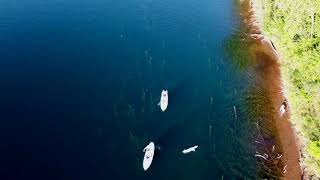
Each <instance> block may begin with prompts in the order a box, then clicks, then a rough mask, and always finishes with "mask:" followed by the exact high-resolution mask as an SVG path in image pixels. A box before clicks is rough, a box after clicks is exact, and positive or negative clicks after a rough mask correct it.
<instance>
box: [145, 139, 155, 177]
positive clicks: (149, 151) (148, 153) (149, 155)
mask: <svg viewBox="0 0 320 180" xmlns="http://www.w3.org/2000/svg"><path fill="white" fill-rule="evenodd" d="M154 149H155V146H154V143H153V142H150V143H149V144H148V145H147V146H146V147H145V148H144V149H143V152H144V158H143V169H144V170H145V171H146V170H147V169H148V168H149V167H150V166H151V163H152V160H153V155H154Z"/></svg>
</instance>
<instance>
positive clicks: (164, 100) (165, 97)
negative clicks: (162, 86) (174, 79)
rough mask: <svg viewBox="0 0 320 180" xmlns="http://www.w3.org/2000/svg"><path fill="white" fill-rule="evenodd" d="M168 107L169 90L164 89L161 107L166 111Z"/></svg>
mask: <svg viewBox="0 0 320 180" xmlns="http://www.w3.org/2000/svg"><path fill="white" fill-rule="evenodd" d="M167 107H168V90H162V92H161V98H160V108H161V110H162V111H165V110H166V109H167Z"/></svg>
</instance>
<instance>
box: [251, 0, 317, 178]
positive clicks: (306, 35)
mask: <svg viewBox="0 0 320 180" xmlns="http://www.w3.org/2000/svg"><path fill="white" fill-rule="evenodd" d="M253 4H254V9H255V12H257V13H256V17H257V19H258V21H259V22H261V24H262V30H263V32H264V33H265V34H267V35H268V36H269V37H270V38H271V39H272V41H273V43H274V44H275V45H276V47H277V48H278V51H279V52H281V58H280V61H279V62H280V70H281V76H282V78H283V82H284V90H285V95H286V96H287V97H288V102H289V107H290V109H291V111H290V113H291V118H290V120H291V122H292V123H293V125H294V128H295V130H296V132H297V133H296V134H297V135H298V136H299V139H300V143H301V144H300V146H301V148H302V149H301V162H300V163H301V166H302V168H303V171H304V178H305V179H318V178H320V14H319V12H320V1H317V0H306V1H299V0H290V1H289V0H253ZM284 150H285V149H284ZM285 151H290V149H288V150H285Z"/></svg>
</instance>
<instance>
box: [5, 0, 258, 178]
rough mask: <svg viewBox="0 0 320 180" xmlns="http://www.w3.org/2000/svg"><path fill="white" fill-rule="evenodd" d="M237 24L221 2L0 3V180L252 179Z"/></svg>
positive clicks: (228, 4) (233, 11)
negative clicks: (151, 155) (153, 150)
mask: <svg viewBox="0 0 320 180" xmlns="http://www.w3.org/2000/svg"><path fill="white" fill-rule="evenodd" d="M238 21H239V20H238V12H237V7H236V5H235V4H234V3H233V0H201V1H199V0H183V1H182V0H161V1H155V0H117V1H114V0H113V1H111V0H69V1H65V0H48V1H38V0H28V1H18V0H2V1H1V2H0V42H1V44H0V54H1V58H0V83H1V88H0V107H1V109H0V112H1V114H0V115H1V117H0V118H1V125H0V130H1V131H0V136H1V139H2V140H1V141H2V145H1V159H0V161H1V164H2V165H1V166H2V168H1V171H0V172H2V173H1V176H2V178H1V179H55V180H56V179H77V180H78V179H185V180H186V179H193V180H194V179H223V178H224V179H235V178H247V179H250V178H252V179H254V178H255V176H256V164H255V163H256V162H255V158H254V152H255V150H254V148H253V146H252V142H253V140H252V139H253V133H252V132H251V130H250V129H249V126H251V125H250V122H249V121H250V120H249V119H248V117H247V116H246V107H244V106H243V105H242V103H241V99H242V97H243V95H244V94H243V93H244V91H245V90H246V88H247V85H246V84H247V81H248V80H247V77H246V76H245V75H244V74H243V73H241V71H238V70H237V69H235V67H234V66H233V65H231V64H230V63H229V62H230V61H228V59H227V58H226V56H225V53H224V51H223V49H224V48H223V42H224V40H225V39H226V38H227V37H228V36H230V35H231V34H232V33H233V32H234V31H235V30H236V29H237V28H238V25H239V24H238ZM163 88H167V89H168V90H169V106H168V109H167V111H165V112H161V110H160V108H159V107H158V106H157V104H158V101H159V98H160V93H161V90H162V89H163ZM150 141H155V142H157V144H159V146H160V149H161V150H160V151H159V153H158V154H157V156H156V157H155V159H154V162H153V164H152V166H151V168H150V169H149V170H148V171H147V172H145V171H143V169H142V159H143V153H142V149H143V147H144V146H145V145H147V144H148V143H149V142H150ZM196 144H197V145H199V149H198V150H197V152H196V153H192V154H188V155H184V154H182V153H181V151H182V150H183V149H184V148H187V147H190V146H193V145H196Z"/></svg>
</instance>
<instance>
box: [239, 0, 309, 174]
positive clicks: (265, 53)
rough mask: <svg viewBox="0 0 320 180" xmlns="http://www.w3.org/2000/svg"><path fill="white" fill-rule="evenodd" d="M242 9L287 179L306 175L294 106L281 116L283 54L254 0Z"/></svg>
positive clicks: (245, 2) (242, 4)
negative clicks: (257, 13)
mask: <svg viewBox="0 0 320 180" xmlns="http://www.w3.org/2000/svg"><path fill="white" fill-rule="evenodd" d="M240 8H241V9H240V13H241V19H242V23H243V25H244V31H245V33H246V34H247V40H248V41H249V42H250V46H249V51H250V54H251V55H252V57H253V61H254V62H253V63H254V64H255V67H256V68H255V71H258V73H257V74H259V75H260V77H257V78H258V79H259V81H260V83H261V86H262V88H263V89H265V91H266V93H267V96H268V99H269V100H270V107H271V108H272V109H271V110H270V112H272V113H271V116H272V117H270V119H272V122H273V123H274V127H275V129H276V134H275V136H276V138H275V139H276V140H277V141H278V142H277V145H278V146H279V147H278V151H280V152H281V153H282V155H283V157H282V159H283V165H284V167H285V168H284V170H283V179H288V180H295V179H297V180H298V179H299V180H300V179H302V178H303V177H302V176H303V172H302V170H301V166H300V159H301V157H300V149H301V148H300V145H299V143H298V142H299V141H298V139H297V136H296V133H295V131H294V128H293V126H292V123H291V121H290V108H289V106H286V107H287V108H286V112H285V113H284V114H283V115H282V116H281V115H280V113H279V108H280V106H281V104H282V103H283V101H284V100H285V99H286V97H285V95H284V93H283V92H284V91H283V83H282V80H281V72H280V64H279V60H280V58H279V55H278V53H277V51H276V49H275V48H274V47H273V45H272V42H271V41H270V40H269V39H268V37H266V36H265V35H263V33H262V30H261V28H260V26H259V24H258V23H257V20H256V18H255V11H254V7H253V4H252V1H251V0H240Z"/></svg>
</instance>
